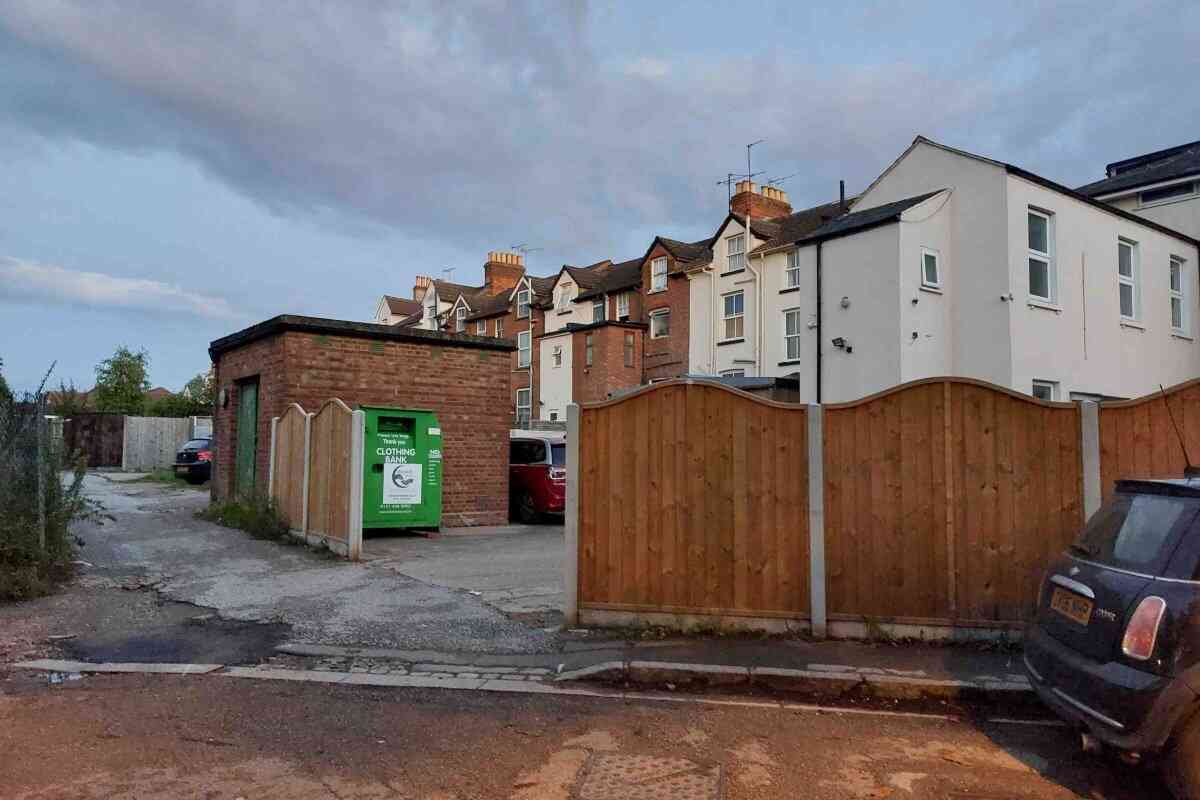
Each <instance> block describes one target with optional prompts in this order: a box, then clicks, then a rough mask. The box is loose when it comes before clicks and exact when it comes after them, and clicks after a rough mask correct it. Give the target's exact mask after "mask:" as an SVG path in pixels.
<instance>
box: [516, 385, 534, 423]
mask: <svg viewBox="0 0 1200 800" xmlns="http://www.w3.org/2000/svg"><path fill="white" fill-rule="evenodd" d="M522 397H524V399H525V402H524V403H522V402H521V398H522ZM515 405H516V418H517V428H522V427H525V428H528V427H529V425H530V424H531V423H532V421H533V392H532V391H531V390H530V389H529V388H528V387H526V388H524V389H517V397H516V403H515ZM521 409H525V413H524V414H523V415H522V413H521ZM522 420H524V425H523V426H522Z"/></svg>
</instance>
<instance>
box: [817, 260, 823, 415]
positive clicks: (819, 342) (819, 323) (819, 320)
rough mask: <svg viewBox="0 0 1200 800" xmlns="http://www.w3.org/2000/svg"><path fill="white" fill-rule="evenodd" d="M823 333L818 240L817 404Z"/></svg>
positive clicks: (818, 399) (819, 396)
mask: <svg viewBox="0 0 1200 800" xmlns="http://www.w3.org/2000/svg"><path fill="white" fill-rule="evenodd" d="M824 341H825V339H824V337H823V334H822V333H821V240H820V239H818V240H817V404H818V405H819V404H820V403H821V371H822V370H821V348H822V346H823V345H824Z"/></svg>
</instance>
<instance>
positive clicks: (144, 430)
mask: <svg viewBox="0 0 1200 800" xmlns="http://www.w3.org/2000/svg"><path fill="white" fill-rule="evenodd" d="M191 431H192V420H191V418H190V417H180V418H174V417H126V418H125V434H124V438H123V444H122V449H121V469H123V470H125V471H126V472H147V471H150V470H156V469H163V468H166V467H170V466H171V465H172V464H174V463H175V454H176V453H178V452H179V448H181V447H183V444H184V442H186V441H187V440H188V439H189V438H190V436H191Z"/></svg>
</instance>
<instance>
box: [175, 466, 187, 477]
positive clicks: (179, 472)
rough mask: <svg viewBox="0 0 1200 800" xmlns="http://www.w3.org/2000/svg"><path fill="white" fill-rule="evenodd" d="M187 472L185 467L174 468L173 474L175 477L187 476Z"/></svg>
mask: <svg viewBox="0 0 1200 800" xmlns="http://www.w3.org/2000/svg"><path fill="white" fill-rule="evenodd" d="M187 471H188V468H187V467H176V468H175V474H176V475H186V474H187Z"/></svg>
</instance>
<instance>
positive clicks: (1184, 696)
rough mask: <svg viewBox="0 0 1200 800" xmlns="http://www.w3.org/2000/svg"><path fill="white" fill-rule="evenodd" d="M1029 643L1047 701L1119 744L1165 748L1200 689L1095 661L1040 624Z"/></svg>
mask: <svg viewBox="0 0 1200 800" xmlns="http://www.w3.org/2000/svg"><path fill="white" fill-rule="evenodd" d="M1024 647H1025V659H1024V660H1025V672H1026V674H1027V675H1028V676H1029V682H1030V684H1031V685H1032V686H1033V688H1034V690H1035V691H1036V692H1037V693H1038V697H1040V698H1041V700H1042V702H1044V703H1045V704H1046V705H1048V706H1050V708H1052V709H1053V710H1054V711H1055V713H1056V714H1058V715H1059V716H1060V717H1062V718H1063V719H1064V720H1067V721H1068V722H1073V723H1075V724H1077V725H1079V726H1081V727H1084V728H1087V730H1088V731H1089V732H1090V733H1091V734H1092V735H1093V736H1095V737H1096V738H1097V739H1099V740H1100V741H1102V742H1104V743H1105V744H1108V745H1110V746H1112V747H1115V748H1118V749H1120V750H1128V751H1135V752H1148V751H1154V750H1157V749H1159V748H1161V747H1162V746H1163V744H1164V743H1165V742H1166V741H1167V738H1168V737H1169V736H1170V735H1171V731H1172V730H1173V729H1174V728H1175V724H1176V723H1177V722H1178V721H1179V719H1180V718H1181V717H1182V716H1183V715H1184V714H1185V713H1187V712H1189V711H1190V710H1192V709H1194V708H1195V703H1196V695H1195V694H1194V693H1193V692H1192V691H1191V689H1190V688H1188V687H1187V685H1186V684H1185V683H1183V682H1182V681H1172V680H1170V679H1167V678H1163V677H1160V676H1158V675H1153V674H1151V673H1149V672H1143V671H1142V670H1138V669H1134V668H1132V667H1130V666H1127V665H1126V664H1121V663H1118V662H1114V661H1110V662H1106V663H1102V662H1099V661H1095V660H1093V659H1091V658H1088V657H1087V656H1084V655H1082V654H1080V653H1078V652H1077V651H1075V650H1072V649H1071V648H1069V647H1067V646H1066V645H1064V644H1062V643H1061V642H1059V641H1058V640H1057V639H1055V638H1054V637H1052V636H1050V634H1048V633H1047V632H1046V631H1045V630H1043V629H1042V628H1041V627H1039V626H1038V625H1031V626H1029V628H1028V629H1027V630H1026V632H1025V640H1024Z"/></svg>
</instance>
